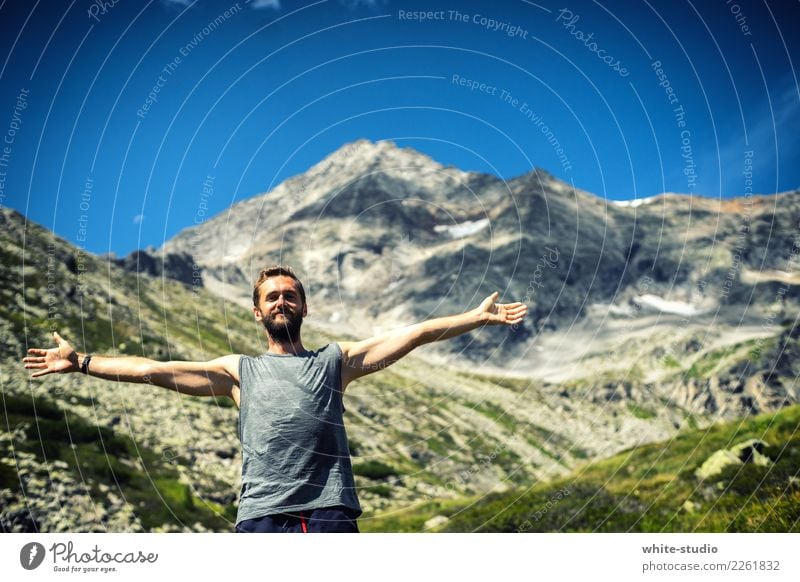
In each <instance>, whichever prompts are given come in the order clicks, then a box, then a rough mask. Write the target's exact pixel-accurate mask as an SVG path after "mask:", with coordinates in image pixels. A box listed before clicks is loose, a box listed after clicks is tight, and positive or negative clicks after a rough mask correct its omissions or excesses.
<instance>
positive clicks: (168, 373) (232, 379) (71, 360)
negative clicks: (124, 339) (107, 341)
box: [22, 332, 240, 405]
mask: <svg viewBox="0 0 800 582" xmlns="http://www.w3.org/2000/svg"><path fill="white" fill-rule="evenodd" d="M53 339H54V340H55V342H56V344H57V347H55V348H51V349H49V350H44V349H39V348H31V349H29V350H28V354H29V355H28V357H26V358H24V359H23V360H22V361H23V362H24V363H25V367H26V368H28V369H32V370H37V371H36V372H35V373H34V374H33V375H32V376H31V377H32V378H38V377H40V376H45V375H47V374H67V373H71V372H80V371H81V364H82V363H83V360H84V358H85V354H81V353H79V352H76V351H75V350H74V349H73V347H72V346H71V345H70V344H69V342H67V341H66V340H65V339H63V338H62V337H61V336H60V335H58V333H55V332H54V333H53ZM239 357H240V356H238V355H230V356H223V357H221V358H217V359H215V360H210V361H208V362H159V361H156V360H150V359H147V358H139V357H134V356H92V359H91V362H90V363H89V366H88V374H89V375H90V376H94V377H96V378H102V379H104V380H113V381H115V382H134V383H138V384H153V385H155V386H161V387H162V388H168V389H170V390H175V391H176V392H179V393H181V394H189V395H191V396H227V397H229V398H232V399H233V400H234V401H235V402H236V404H237V405H238V404H239V388H238V386H239V369H238V368H239Z"/></svg>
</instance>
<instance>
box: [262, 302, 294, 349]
mask: <svg viewBox="0 0 800 582" xmlns="http://www.w3.org/2000/svg"><path fill="white" fill-rule="evenodd" d="M279 314H280V312H278V313H275V314H273V315H268V316H267V317H265V318H264V319H263V320H262V323H263V324H264V328H266V330H267V333H268V334H269V336H270V337H271V338H272V339H274V340H276V341H279V342H289V343H294V342H296V341H297V339H298V338H299V337H300V326H302V325H303V316H302V315H301V314H299V313H296V312H294V311H289V310H286V311H284V312H283V314H284V316H285V317H284V318H283V320H281V321H276V317H277V316H278V315H279Z"/></svg>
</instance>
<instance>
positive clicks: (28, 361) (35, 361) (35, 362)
mask: <svg viewBox="0 0 800 582" xmlns="http://www.w3.org/2000/svg"><path fill="white" fill-rule="evenodd" d="M22 361H23V362H26V363H29V364H38V363H39V362H44V358H38V357H37V358H31V357H28V358H22Z"/></svg>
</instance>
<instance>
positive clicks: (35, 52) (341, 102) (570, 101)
mask: <svg viewBox="0 0 800 582" xmlns="http://www.w3.org/2000/svg"><path fill="white" fill-rule="evenodd" d="M798 6H800V5H798V3H797V2H770V3H767V4H764V3H758V2H745V1H739V2H734V1H732V0H731V1H727V0H719V1H715V2H693V3H688V2H681V1H677V2H665V1H662V2H656V1H654V0H650V1H649V2H641V3H633V2H621V1H620V2H570V3H564V2H563V1H562V2H561V3H549V2H536V3H534V2H527V1H523V0H520V1H515V0H509V1H506V2H478V1H473V2H464V1H462V2H396V1H392V0H386V1H381V0H374V1H371V2H370V1H356V0H327V1H319V2H305V1H303V2H289V1H287V0H253V1H251V2H244V1H241V0H240V1H239V2H238V3H237V2H232V1H227V0H224V1H214V2H211V1H203V0H196V1H195V2H191V1H188V0H187V1H167V0H152V1H150V2H134V1H132V0H117V2H116V3H114V2H112V1H110V0H106V2H105V3H104V2H102V1H100V0H97V1H94V0H93V1H89V0H75V1H72V2H67V1H65V2H60V1H47V2H44V1H40V2H33V1H23V0H16V1H10V2H9V1H5V2H3V3H2V4H0V44H2V46H3V50H2V58H3V60H2V68H1V69H0V77H2V83H1V84H0V87H2V89H0V133H3V134H4V136H5V138H4V144H3V147H5V148H6V149H5V150H0V153H2V154H3V157H2V158H0V204H2V205H6V206H10V207H12V208H16V209H18V210H20V211H21V212H23V213H24V214H26V215H27V216H28V217H30V218H31V219H32V220H34V221H36V222H39V223H41V224H43V225H45V226H46V227H48V228H51V229H52V230H54V231H56V232H57V233H58V234H59V235H61V236H63V237H64V238H66V239H68V240H70V241H72V242H74V243H76V244H79V245H80V246H82V247H84V248H86V249H87V250H89V251H91V252H96V253H105V252H115V253H117V254H118V255H124V254H127V253H129V252H131V251H132V250H134V249H137V248H144V247H146V246H148V245H152V246H155V247H158V246H160V245H161V244H162V243H163V241H164V240H165V239H168V238H170V237H172V236H174V235H175V234H176V233H177V232H179V231H180V230H181V229H183V228H186V227H187V226H190V225H191V224H192V222H193V221H194V220H195V219H196V216H197V213H198V208H199V207H200V205H201V204H205V205H206V206H207V207H208V214H216V213H218V212H221V211H223V210H224V209H225V208H227V207H228V206H230V205H231V204H232V203H234V202H236V201H239V200H243V199H246V198H249V197H251V196H254V195H256V194H258V193H261V192H264V191H267V190H269V189H271V188H272V187H274V186H275V185H277V184H278V183H280V182H281V181H283V180H284V179H286V178H287V177H290V176H292V175H295V174H297V173H300V172H303V171H305V170H307V169H308V168H309V167H310V166H312V165H313V164H315V163H317V162H318V161H319V160H321V159H322V158H324V157H325V156H326V155H328V154H329V153H331V152H332V151H334V150H335V149H337V148H339V147H341V146H342V145H343V144H345V143H348V142H351V141H354V140H356V139H359V138H368V139H370V140H373V141H375V140H383V139H390V140H393V141H394V142H395V143H397V144H398V145H401V146H411V147H414V148H415V149H418V150H420V151H422V152H424V153H426V154H428V155H430V156H431V157H433V158H434V159H436V160H438V161H440V162H442V163H444V164H452V165H455V166H458V167H460V168H462V169H466V170H475V171H483V172H491V173H494V174H497V175H499V176H501V177H503V178H506V179H510V178H513V177H515V176H518V175H520V174H524V173H526V172H528V171H530V170H531V169H532V168H533V167H540V168H544V169H545V170H547V171H549V172H550V173H552V174H554V175H555V176H557V177H559V178H561V179H563V180H565V181H567V182H570V183H573V184H574V185H575V186H577V187H579V188H583V189H585V190H589V191H591V192H594V193H596V194H597V195H599V196H603V197H606V198H609V199H617V200H618V199H632V198H641V197H646V196H651V195H653V194H657V193H660V192H663V191H668V192H669V191H671V192H685V193H693V194H697V195H703V196H710V197H716V198H720V197H722V198H727V197H730V196H736V195H739V196H741V195H743V194H745V193H746V192H747V190H746V188H747V187H748V184H747V183H746V181H745V176H744V175H743V171H744V170H745V169H746V168H747V169H750V168H752V189H753V190H752V191H753V193H756V194H758V193H766V194H770V193H775V192H783V191H787V190H792V189H796V188H798V187H800V164H798V163H797V161H798V142H797V128H798V127H800V123H798V122H800V90H799V89H798V74H797V71H796V70H795V68H794V67H795V64H796V63H800V50H798V43H799V42H800V41H798V40H797V34H796V30H795V29H796V23H797V22H800V8H798ZM423 10H424V11H427V12H428V14H426V15H425V16H426V18H425V19H424V20H423V19H421V15H419V14H417V12H418V11H423ZM481 84H482V85H483V86H481ZM9 139H10V141H11V143H10V144H9V143H8V140H9ZM746 164H748V165H746ZM208 176H212V177H213V180H212V181H213V195H211V196H208V195H204V193H203V187H204V182H205V183H208ZM87 184H88V185H87Z"/></svg>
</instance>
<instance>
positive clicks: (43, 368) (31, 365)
mask: <svg viewBox="0 0 800 582" xmlns="http://www.w3.org/2000/svg"><path fill="white" fill-rule="evenodd" d="M53 339H54V340H55V342H56V344H57V345H58V347H56V348H51V349H49V350H42V349H39V348H31V349H29V350H28V353H29V354H31V355H29V356H28V357H27V358H23V359H22V361H23V362H25V367H26V368H28V369H31V370H39V372H36V373H34V374H33V375H32V376H31V378H38V377H39V376H44V375H46V374H66V373H69V372H77V371H79V370H80V363H79V362H78V352H76V351H75V350H74V349H73V348H72V346H71V345H69V342H68V341H67V340H65V339H64V338H62V337H61V336H60V335H58V333H57V332H55V331H54V332H53Z"/></svg>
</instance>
